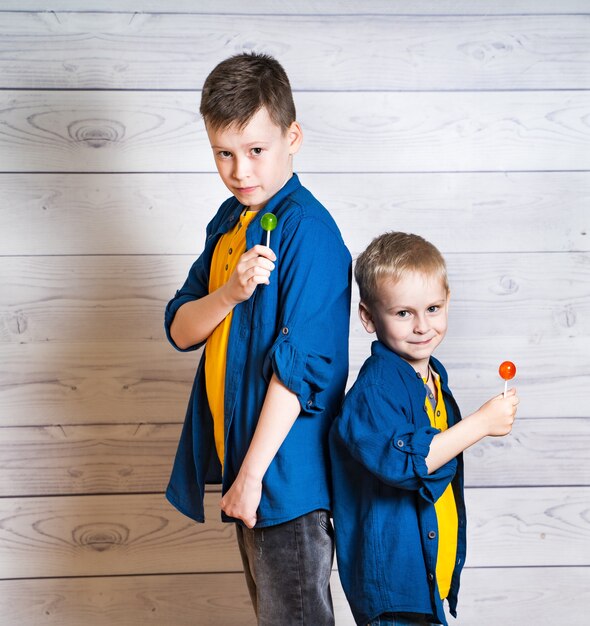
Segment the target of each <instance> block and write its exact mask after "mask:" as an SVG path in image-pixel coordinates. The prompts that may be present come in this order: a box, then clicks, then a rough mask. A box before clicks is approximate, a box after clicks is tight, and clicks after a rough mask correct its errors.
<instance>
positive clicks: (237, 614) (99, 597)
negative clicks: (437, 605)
mask: <svg viewBox="0 0 590 626" xmlns="http://www.w3.org/2000/svg"><path fill="white" fill-rule="evenodd" d="M589 589H590V587H589V585H588V571H587V568H584V567H565V568H563V567H562V568H483V569H477V568H475V569H473V568H466V569H465V570H463V576H462V581H461V592H460V596H459V615H458V618H457V620H453V621H452V622H451V623H452V624H456V625H457V626H473V624H482V626H497V625H498V624H504V625H505V626H522V625H523V624H527V623H528V622H524V621H521V620H522V619H527V620H530V623H532V624H535V626H555V624H572V625H573V624H582V623H583V618H584V615H585V609H584V607H585V606H586V605H587V604H588V601H589V600H590V597H589V593H590V592H589ZM332 594H333V596H334V608H335V613H336V626H353V625H354V620H353V619H352V616H351V615H350V610H349V609H348V606H347V604H346V600H345V598H344V596H343V592H342V587H341V585H340V581H339V580H338V574H337V573H336V572H335V573H334V574H333V576H332ZM0 611H1V612H2V615H3V616H4V618H5V619H6V622H7V624H15V625H16V624H18V625H19V626H39V625H40V624H43V626H63V625H64V624H76V625H78V624H82V623H84V624H91V625H92V626H143V625H144V624H148V625H153V626H162V624H174V625H175V626H194V625H195V624H196V623H198V624H199V626H236V625H238V624H239V626H250V624H252V626H253V625H254V624H255V620H254V619H253V618H251V617H249V616H250V615H253V613H252V609H251V606H250V601H249V598H248V592H247V590H246V584H245V581H244V578H243V576H242V574H240V573H224V574H186V575H170V576H138V577H132V576H123V577H117V578H109V577H105V578H82V579H80V578H71V579H62V578H53V579H36V580H35V579H33V580H5V581H0ZM451 619H452V618H451Z"/></svg>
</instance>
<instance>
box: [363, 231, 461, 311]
mask: <svg viewBox="0 0 590 626" xmlns="http://www.w3.org/2000/svg"><path fill="white" fill-rule="evenodd" d="M408 272H418V273H421V274H425V275H427V276H432V277H435V278H440V280H441V281H442V284H443V287H444V288H445V290H446V291H447V293H448V292H449V280H448V277H447V266H446V263H445V260H444V258H443V256H442V254H441V253H440V252H439V250H438V249H437V248H436V247H435V246H434V245H433V244H431V243H430V242H429V241H426V239H424V238H422V237H420V236H419V235H414V234H411V233H400V232H390V233H384V234H383V235H380V236H379V237H376V238H375V239H373V241H371V243H370V244H369V246H368V247H367V249H366V250H365V251H364V252H362V253H361V254H360V255H359V256H358V258H357V260H356V265H355V268H354V277H355V279H356V282H357V284H358V286H359V291H360V296H361V301H362V302H364V303H365V304H369V305H370V304H373V303H374V302H375V300H376V299H377V296H378V291H379V283H380V281H381V280H382V279H383V278H387V279H389V280H392V281H393V282H397V281H399V280H400V279H401V278H402V277H403V275H404V274H406V273H408Z"/></svg>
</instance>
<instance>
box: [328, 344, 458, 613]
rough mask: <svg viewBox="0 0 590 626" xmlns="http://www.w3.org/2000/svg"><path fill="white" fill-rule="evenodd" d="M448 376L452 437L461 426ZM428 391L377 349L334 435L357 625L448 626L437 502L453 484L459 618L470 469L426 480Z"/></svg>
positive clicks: (337, 500) (454, 463)
mask: <svg viewBox="0 0 590 626" xmlns="http://www.w3.org/2000/svg"><path fill="white" fill-rule="evenodd" d="M431 366H432V367H433V369H434V370H435V371H436V372H437V373H438V374H439V375H440V378H441V387H442V391H443V395H444V401H445V404H446V407H447V411H448V424H449V428H450V427H451V426H453V424H456V423H457V421H459V420H460V419H461V416H460V413H459V409H458V407H457V404H456V402H455V401H454V399H453V397H452V395H451V391H450V390H449V387H448V385H447V373H446V371H445V369H444V367H443V366H442V365H441V363H440V362H439V361H437V360H436V359H434V358H432V357H431ZM438 432H440V431H439V430H437V429H435V428H432V427H431V425H430V421H429V419H428V415H427V413H426V408H425V390H424V383H423V381H422V379H421V377H420V374H417V373H416V372H415V371H414V369H413V368H412V367H411V366H410V365H409V364H408V363H407V362H406V361H404V360H403V359H402V358H400V357H399V356H398V355H397V354H395V353H394V352H392V351H391V350H389V348H387V347H386V346H385V345H384V344H382V343H380V342H378V341H375V342H374V343H373V345H372V348H371V356H370V357H369V358H368V359H367V360H366V361H365V363H364V365H363V367H362V368H361V370H360V372H359V375H358V378H357V380H356V382H355V384H354V385H353V387H352V389H351V390H350V391H349V393H348V394H347V396H346V399H345V401H344V405H343V408H342V411H341V413H340V415H339V416H338V417H337V418H336V419H335V421H334V424H333V426H332V429H331V431H330V454H331V459H332V476H333V488H334V503H333V509H332V511H333V516H334V529H335V534H336V535H335V536H336V554H337V557H338V569H339V574H340V579H341V581H342V586H343V588H344V591H345V593H346V596H347V598H348V601H349V603H350V606H351V609H352V612H353V614H354V617H355V619H356V621H357V623H358V624H367V623H368V622H370V621H371V620H373V619H375V618H376V617H377V616H378V615H380V614H382V613H388V612H412V613H426V614H428V615H433V616H434V617H435V618H436V619H437V620H438V621H439V622H441V623H443V624H446V623H447V622H446V619H445V615H444V611H443V607H442V602H441V599H440V595H439V593H438V587H437V585H436V557H437V550H438V532H437V531H438V526H437V519H436V512H435V508H434V502H435V501H436V500H437V499H438V498H439V496H440V495H442V493H443V491H444V490H445V489H446V487H447V485H448V484H449V483H450V482H451V481H452V484H453V491H454V495H455V501H456V505H457V513H458V518H459V535H458V545H457V561H456V565H455V570H454V572H453V578H452V582H451V590H450V593H449V597H448V601H449V607H450V609H451V613H452V614H453V615H455V614H456V605H457V592H458V591H459V577H460V573H461V569H462V567H463V563H464V561H465V504H464V499H463V460H462V457H461V455H459V456H458V457H457V458H455V459H452V460H451V461H449V462H448V463H446V464H445V465H443V466H442V467H440V468H439V469H438V470H436V471H435V472H433V473H432V474H430V475H429V474H428V469H427V466H426V461H425V459H426V457H427V456H428V452H429V449H430V443H431V441H432V439H433V437H434V436H435V435H436V434H437V433H438Z"/></svg>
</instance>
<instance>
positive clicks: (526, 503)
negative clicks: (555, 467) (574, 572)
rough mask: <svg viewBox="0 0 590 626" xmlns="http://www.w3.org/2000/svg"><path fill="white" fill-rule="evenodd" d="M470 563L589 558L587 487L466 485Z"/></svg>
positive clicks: (531, 563)
mask: <svg viewBox="0 0 590 626" xmlns="http://www.w3.org/2000/svg"><path fill="white" fill-rule="evenodd" d="M465 500H466V505H467V511H468V521H467V536H468V545H469V550H468V554H467V560H466V561H465V564H466V565H469V566H470V567H484V566H485V567H505V566H513V565H518V566H526V565H528V566H533V567H541V566H555V565H560V566H561V565H583V566H587V565H588V563H589V562H590V541H589V537H588V533H589V531H590V520H589V516H588V513H589V507H590V488H588V487H573V488H569V487H564V488H554V487H534V488H520V487H515V488H514V489H494V488H490V489H467V490H466V492H465Z"/></svg>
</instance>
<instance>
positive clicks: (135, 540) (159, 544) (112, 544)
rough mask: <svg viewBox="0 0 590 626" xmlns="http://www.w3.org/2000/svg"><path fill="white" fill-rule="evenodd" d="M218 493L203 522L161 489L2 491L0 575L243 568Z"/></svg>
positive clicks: (208, 497) (209, 503)
mask: <svg viewBox="0 0 590 626" xmlns="http://www.w3.org/2000/svg"><path fill="white" fill-rule="evenodd" d="M219 500H220V497H219V494H218V493H210V494H207V495H206V497H205V501H206V510H205V516H206V518H207V522H206V523H205V524H198V523H196V522H193V521H192V520H190V519H189V518H187V517H185V516H184V515H182V514H180V513H179V512H178V511H176V509H174V508H172V506H171V505H170V504H169V503H168V502H167V501H166V500H165V499H164V496H163V495H162V494H154V495H120V496H113V495H109V496H72V497H57V498H22V499H19V498H14V499H13V498H3V499H2V500H0V520H1V523H0V556H1V558H0V578H31V577H34V578H43V577H48V576H59V577H62V576H89V575H90V576H97V575H120V574H165V573H180V572H185V573H198V572H225V571H234V572H235V571H240V570H241V567H242V561H241V559H240V554H239V550H238V545H237V542H236V541H235V529H234V525H233V524H226V523H222V522H221V521H220V509H219V504H218V503H219Z"/></svg>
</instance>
